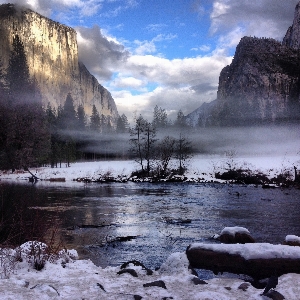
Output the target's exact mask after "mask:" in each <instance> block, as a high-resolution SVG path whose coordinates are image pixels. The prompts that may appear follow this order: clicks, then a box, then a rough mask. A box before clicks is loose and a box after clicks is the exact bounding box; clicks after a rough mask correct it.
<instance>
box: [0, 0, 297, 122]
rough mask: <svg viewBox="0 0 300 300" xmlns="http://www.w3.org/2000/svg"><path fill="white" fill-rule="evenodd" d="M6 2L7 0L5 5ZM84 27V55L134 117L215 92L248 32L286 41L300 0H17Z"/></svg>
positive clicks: (185, 107)
mask: <svg viewBox="0 0 300 300" xmlns="http://www.w3.org/2000/svg"><path fill="white" fill-rule="evenodd" d="M5 2H6V1H2V0H0V3H5ZM10 2H14V3H18V4H20V5H25V6H28V7H30V8H31V9H33V10H35V11H37V12H39V13H41V14H43V15H45V16H47V17H50V18H51V19H53V20H55V21H58V22H61V23H63V24H66V25H68V26H71V27H73V28H75V29H76V31H77V38H78V49H79V58H80V60H81V61H82V62H83V63H84V64H85V65H86V66H87V68H88V69H89V71H90V72H91V73H92V74H93V75H94V76H95V77H96V78H97V79H98V80H99V82H100V83H101V84H102V85H103V86H105V87H106V88H107V89H108V90H109V91H110V92H111V94H112V96H113V97H114V99H115V101H116V104H117V107H118V110H119V113H120V114H122V113H125V114H126V115H127V117H128V118H129V119H132V118H133V116H134V114H140V113H141V114H142V115H143V116H145V117H146V118H148V119H149V120H151V118H152V113H153V108H154V106H155V105H158V106H160V107H162V108H165V109H166V110H167V112H168V114H169V117H170V118H174V117H175V116H176V114H177V112H178V111H179V110H180V109H181V110H182V111H183V112H184V114H188V113H190V112H192V111H193V110H194V109H196V108H198V107H199V106H200V105H201V104H202V103H203V102H209V101H212V100H214V99H215V98H216V96H217V88H218V78H219V74H220V71H221V70H222V68H223V67H225V66H226V65H227V64H230V62H231V60H232V57H233V55H234V52H235V47H236V45H237V44H238V42H239V41H240V39H241V37H243V36H245V35H248V36H257V37H272V38H275V39H277V40H282V38H283V36H284V35H285V33H286V30H287V29H288V27H289V26H290V25H291V24H292V21H293V15H294V9H295V6H296V4H297V3H298V2H299V1H297V0H285V1H282V0H252V1H248V0H247V1H246V0H245V1H242V0H148V1H147V0H18V1H10Z"/></svg>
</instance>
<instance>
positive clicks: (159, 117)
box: [152, 105, 168, 128]
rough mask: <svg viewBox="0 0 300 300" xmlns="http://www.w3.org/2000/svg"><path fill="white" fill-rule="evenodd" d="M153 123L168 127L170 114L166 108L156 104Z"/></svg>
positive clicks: (156, 125) (158, 126) (157, 125)
mask: <svg viewBox="0 0 300 300" xmlns="http://www.w3.org/2000/svg"><path fill="white" fill-rule="evenodd" d="M152 123H153V125H154V127H156V128H166V127H167V126H168V115H167V112H166V110H165V109H163V108H161V107H158V106H157V105H156V106H155V107H154V111H153V121H152Z"/></svg>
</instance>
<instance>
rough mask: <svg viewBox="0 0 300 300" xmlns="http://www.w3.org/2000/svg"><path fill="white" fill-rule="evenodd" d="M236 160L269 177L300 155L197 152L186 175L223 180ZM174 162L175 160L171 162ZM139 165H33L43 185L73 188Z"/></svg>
mask: <svg viewBox="0 0 300 300" xmlns="http://www.w3.org/2000/svg"><path fill="white" fill-rule="evenodd" d="M229 159H230V160H232V161H231V163H233V165H234V167H235V168H249V169H250V170H252V171H256V172H263V173H265V174H266V175H267V176H268V177H270V178H271V177H274V176H276V175H278V174H280V173H282V172H283V171H286V170H289V171H290V173H291V174H294V169H293V166H297V165H298V164H299V156H297V155H295V156H289V157H285V156H270V157H269V156H249V157H236V158H228V157H226V156H222V155H197V156H195V157H194V158H192V159H191V160H190V162H189V165H188V172H187V174H186V177H187V181H193V180H194V179H201V180H200V181H203V182H210V181H220V182H222V181H221V180H216V178H215V173H216V172H220V171H225V168H226V167H228V166H227V164H226V163H227V162H228V160H229ZM171 163H172V162H171ZM138 167H139V166H138V164H137V163H136V162H134V161H132V160H116V161H94V162H76V163H71V165H70V167H68V166H66V164H62V166H61V168H60V167H58V168H51V167H42V168H32V169H30V171H31V172H32V173H33V174H34V175H36V176H37V177H38V178H40V179H42V180H44V181H43V182H41V181H40V182H39V183H40V184H53V185H64V186H66V187H67V186H68V187H73V186H75V185H78V184H84V182H76V181H74V180H75V179H77V178H88V179H91V180H95V179H98V178H99V177H100V176H101V175H105V174H106V175H109V176H112V177H115V178H116V177H118V176H120V178H122V177H129V176H130V175H131V173H132V172H133V171H135V170H137V169H138ZM29 177H31V175H30V174H29V173H28V172H22V171H16V172H14V173H11V171H6V172H3V171H0V180H14V181H19V182H20V181H22V180H23V181H24V180H26V181H28V178H29ZM50 178H64V179H65V182H51V183H49V181H47V180H49V179H50Z"/></svg>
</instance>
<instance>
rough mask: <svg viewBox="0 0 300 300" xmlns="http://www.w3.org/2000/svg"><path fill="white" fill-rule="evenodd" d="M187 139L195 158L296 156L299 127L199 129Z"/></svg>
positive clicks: (298, 147)
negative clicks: (223, 155)
mask: <svg viewBox="0 0 300 300" xmlns="http://www.w3.org/2000/svg"><path fill="white" fill-rule="evenodd" d="M188 136H189V138H190V139H191V140H192V141H193V144H194V146H195V149H196V151H197V153H198V154H221V155H222V154H224V153H225V152H227V151H231V150H233V151H235V152H236V154H237V155H238V156H273V157H274V156H295V155H300V125H289V126H288V125H286V126H279V125H274V126H262V127H238V128H233V127H228V128H201V129H199V130H198V131H197V132H193V133H190V134H189V135H188Z"/></svg>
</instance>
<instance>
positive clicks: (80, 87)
mask: <svg viewBox="0 0 300 300" xmlns="http://www.w3.org/2000/svg"><path fill="white" fill-rule="evenodd" d="M15 35H18V36H19V38H20V40H21V41H22V43H23V45H24V50H25V53H26V57H27V62H28V66H29V72H30V76H31V77H32V78H35V79H36V81H37V83H38V85H39V88H40V90H41V94H42V97H43V103H44V104H45V105H47V104H48V103H50V104H51V106H52V107H58V106H59V105H63V104H64V102H65V100H66V97H67V94H68V93H71V95H72V98H73V100H74V104H75V106H76V107H77V106H78V105H80V104H82V105H83V106H84V109H85V112H86V113H87V114H88V115H91V113H92V107H93V105H95V106H96V108H97V110H98V112H99V114H100V115H101V114H102V115H104V116H105V117H106V120H107V122H110V123H111V125H113V126H114V125H115V124H116V120H117V117H118V111H117V107H116V104H115V102H114V99H113V98H112V96H111V94H110V93H109V92H108V91H107V90H106V89H105V88H104V87H103V86H101V85H100V84H99V83H98V81H97V79H96V78H95V77H94V76H93V75H91V74H90V73H89V71H88V70H87V68H86V67H85V66H84V65H83V64H82V63H80V62H79V61H78V46H77V37H76V31H75V30H74V29H73V28H70V27H67V26H65V25H62V24H60V23H58V22H54V21H52V20H50V19H48V18H46V17H44V16H42V15H40V14H38V13H36V12H34V11H32V10H29V9H24V8H21V7H18V6H16V5H12V4H3V5H0V58H1V61H2V63H3V66H4V68H7V66H8V62H9V57H10V52H11V50H12V42H13V37H14V36H15Z"/></svg>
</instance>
